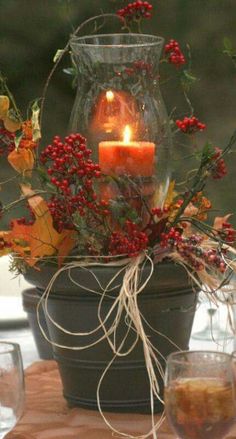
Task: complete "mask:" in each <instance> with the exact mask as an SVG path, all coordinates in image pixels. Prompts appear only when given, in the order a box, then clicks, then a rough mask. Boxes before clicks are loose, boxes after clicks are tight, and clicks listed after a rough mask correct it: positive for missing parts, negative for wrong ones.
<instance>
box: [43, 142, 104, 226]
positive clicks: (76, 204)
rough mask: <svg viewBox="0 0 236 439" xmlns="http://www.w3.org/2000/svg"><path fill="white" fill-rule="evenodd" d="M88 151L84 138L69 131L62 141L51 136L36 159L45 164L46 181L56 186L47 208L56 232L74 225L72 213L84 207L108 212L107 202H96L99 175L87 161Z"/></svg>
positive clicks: (99, 172) (80, 211) (94, 167)
mask: <svg viewBox="0 0 236 439" xmlns="http://www.w3.org/2000/svg"><path fill="white" fill-rule="evenodd" d="M91 154H92V151H91V149H88V148H87V146H86V139H85V138H84V137H83V136H81V135H80V134H70V135H69V136H67V137H65V140H64V142H63V141H62V140H61V138H60V137H59V136H55V137H54V139H53V142H52V144H51V145H48V146H47V147H46V148H45V149H44V151H43V152H42V153H41V157H40V161H41V163H42V164H44V165H46V168H47V173H48V175H49V176H50V182H51V184H52V185H53V186H55V187H56V193H55V195H53V196H52V197H51V199H50V200H49V202H48V207H49V209H50V212H51V215H52V217H53V220H54V225H55V227H56V228H57V230H58V231H59V232H61V231H62V230H63V229H73V228H74V223H73V218H72V215H73V214H74V213H75V212H76V213H78V214H79V215H80V216H84V215H85V213H86V211H88V210H89V211H91V212H92V213H93V214H95V215H102V216H106V215H109V214H110V211H109V210H108V203H107V202H106V201H103V200H101V201H97V195H96V193H95V190H94V179H99V178H100V177H101V171H100V167H99V165H98V164H96V163H94V162H93V161H92V160H91V158H90V157H91Z"/></svg>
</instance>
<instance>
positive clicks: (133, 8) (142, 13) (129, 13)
mask: <svg viewBox="0 0 236 439" xmlns="http://www.w3.org/2000/svg"><path fill="white" fill-rule="evenodd" d="M152 9H153V6H152V5H151V4H150V3H149V2H147V1H142V0H137V1H136V2H133V3H129V4H128V5H127V6H125V7H124V8H122V9H119V11H117V15H119V17H122V18H125V19H126V20H128V21H132V20H139V19H141V18H151V16H152V13H151V11H152Z"/></svg>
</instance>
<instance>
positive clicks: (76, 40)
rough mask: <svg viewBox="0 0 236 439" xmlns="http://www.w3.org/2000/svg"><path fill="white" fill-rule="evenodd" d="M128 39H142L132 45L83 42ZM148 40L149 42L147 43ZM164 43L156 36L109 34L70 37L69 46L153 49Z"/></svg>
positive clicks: (162, 39) (161, 38)
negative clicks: (105, 38) (115, 38)
mask: <svg viewBox="0 0 236 439" xmlns="http://www.w3.org/2000/svg"><path fill="white" fill-rule="evenodd" d="M127 36H128V37H129V38H131V39H132V38H137V37H138V38H139V41H141V40H142V38H143V40H144V41H143V42H136V43H135V42H133V43H125V42H123V43H122V42H120V43H117V44H112V43H110V44H105V43H103V44H94V43H89V42H85V40H95V39H97V40H98V39H99V38H100V39H102V38H104V37H107V38H108V39H109V38H110V39H112V38H114V37H121V39H122V37H124V38H126V37H127ZM148 40H150V41H148ZM163 43H164V38H163V37H160V36H157V35H151V34H138V33H121V32H120V33H119V32H118V33H109V34H97V35H84V36H80V37H77V36H75V37H72V38H71V40H70V44H71V45H73V44H76V46H77V47H89V48H92V47H94V48H102V49H115V48H116V49H117V48H119V49H121V48H123V49H124V48H125V49H126V48H130V47H150V46H152V47H154V46H161V45H162V44H163Z"/></svg>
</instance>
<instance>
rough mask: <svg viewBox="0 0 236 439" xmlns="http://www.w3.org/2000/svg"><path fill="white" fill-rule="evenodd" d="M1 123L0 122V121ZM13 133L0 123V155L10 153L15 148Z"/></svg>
mask: <svg viewBox="0 0 236 439" xmlns="http://www.w3.org/2000/svg"><path fill="white" fill-rule="evenodd" d="M0 123H1V122H0ZM14 138H15V135H14V134H13V133H10V131H8V130H6V128H5V127H4V126H3V124H1V125H0V156H1V155H3V154H6V155H8V154H10V152H12V151H13V150H14V149H15V143H14Z"/></svg>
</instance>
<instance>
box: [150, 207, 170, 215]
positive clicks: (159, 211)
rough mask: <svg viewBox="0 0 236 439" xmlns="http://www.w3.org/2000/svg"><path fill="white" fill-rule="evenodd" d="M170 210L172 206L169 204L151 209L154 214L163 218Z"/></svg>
mask: <svg viewBox="0 0 236 439" xmlns="http://www.w3.org/2000/svg"><path fill="white" fill-rule="evenodd" d="M169 211H170V208H169V207H168V206H164V207H163V208H161V207H154V208H153V209H152V210H151V214H152V216H157V218H162V217H163V216H164V215H166V214H168V213H169Z"/></svg>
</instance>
